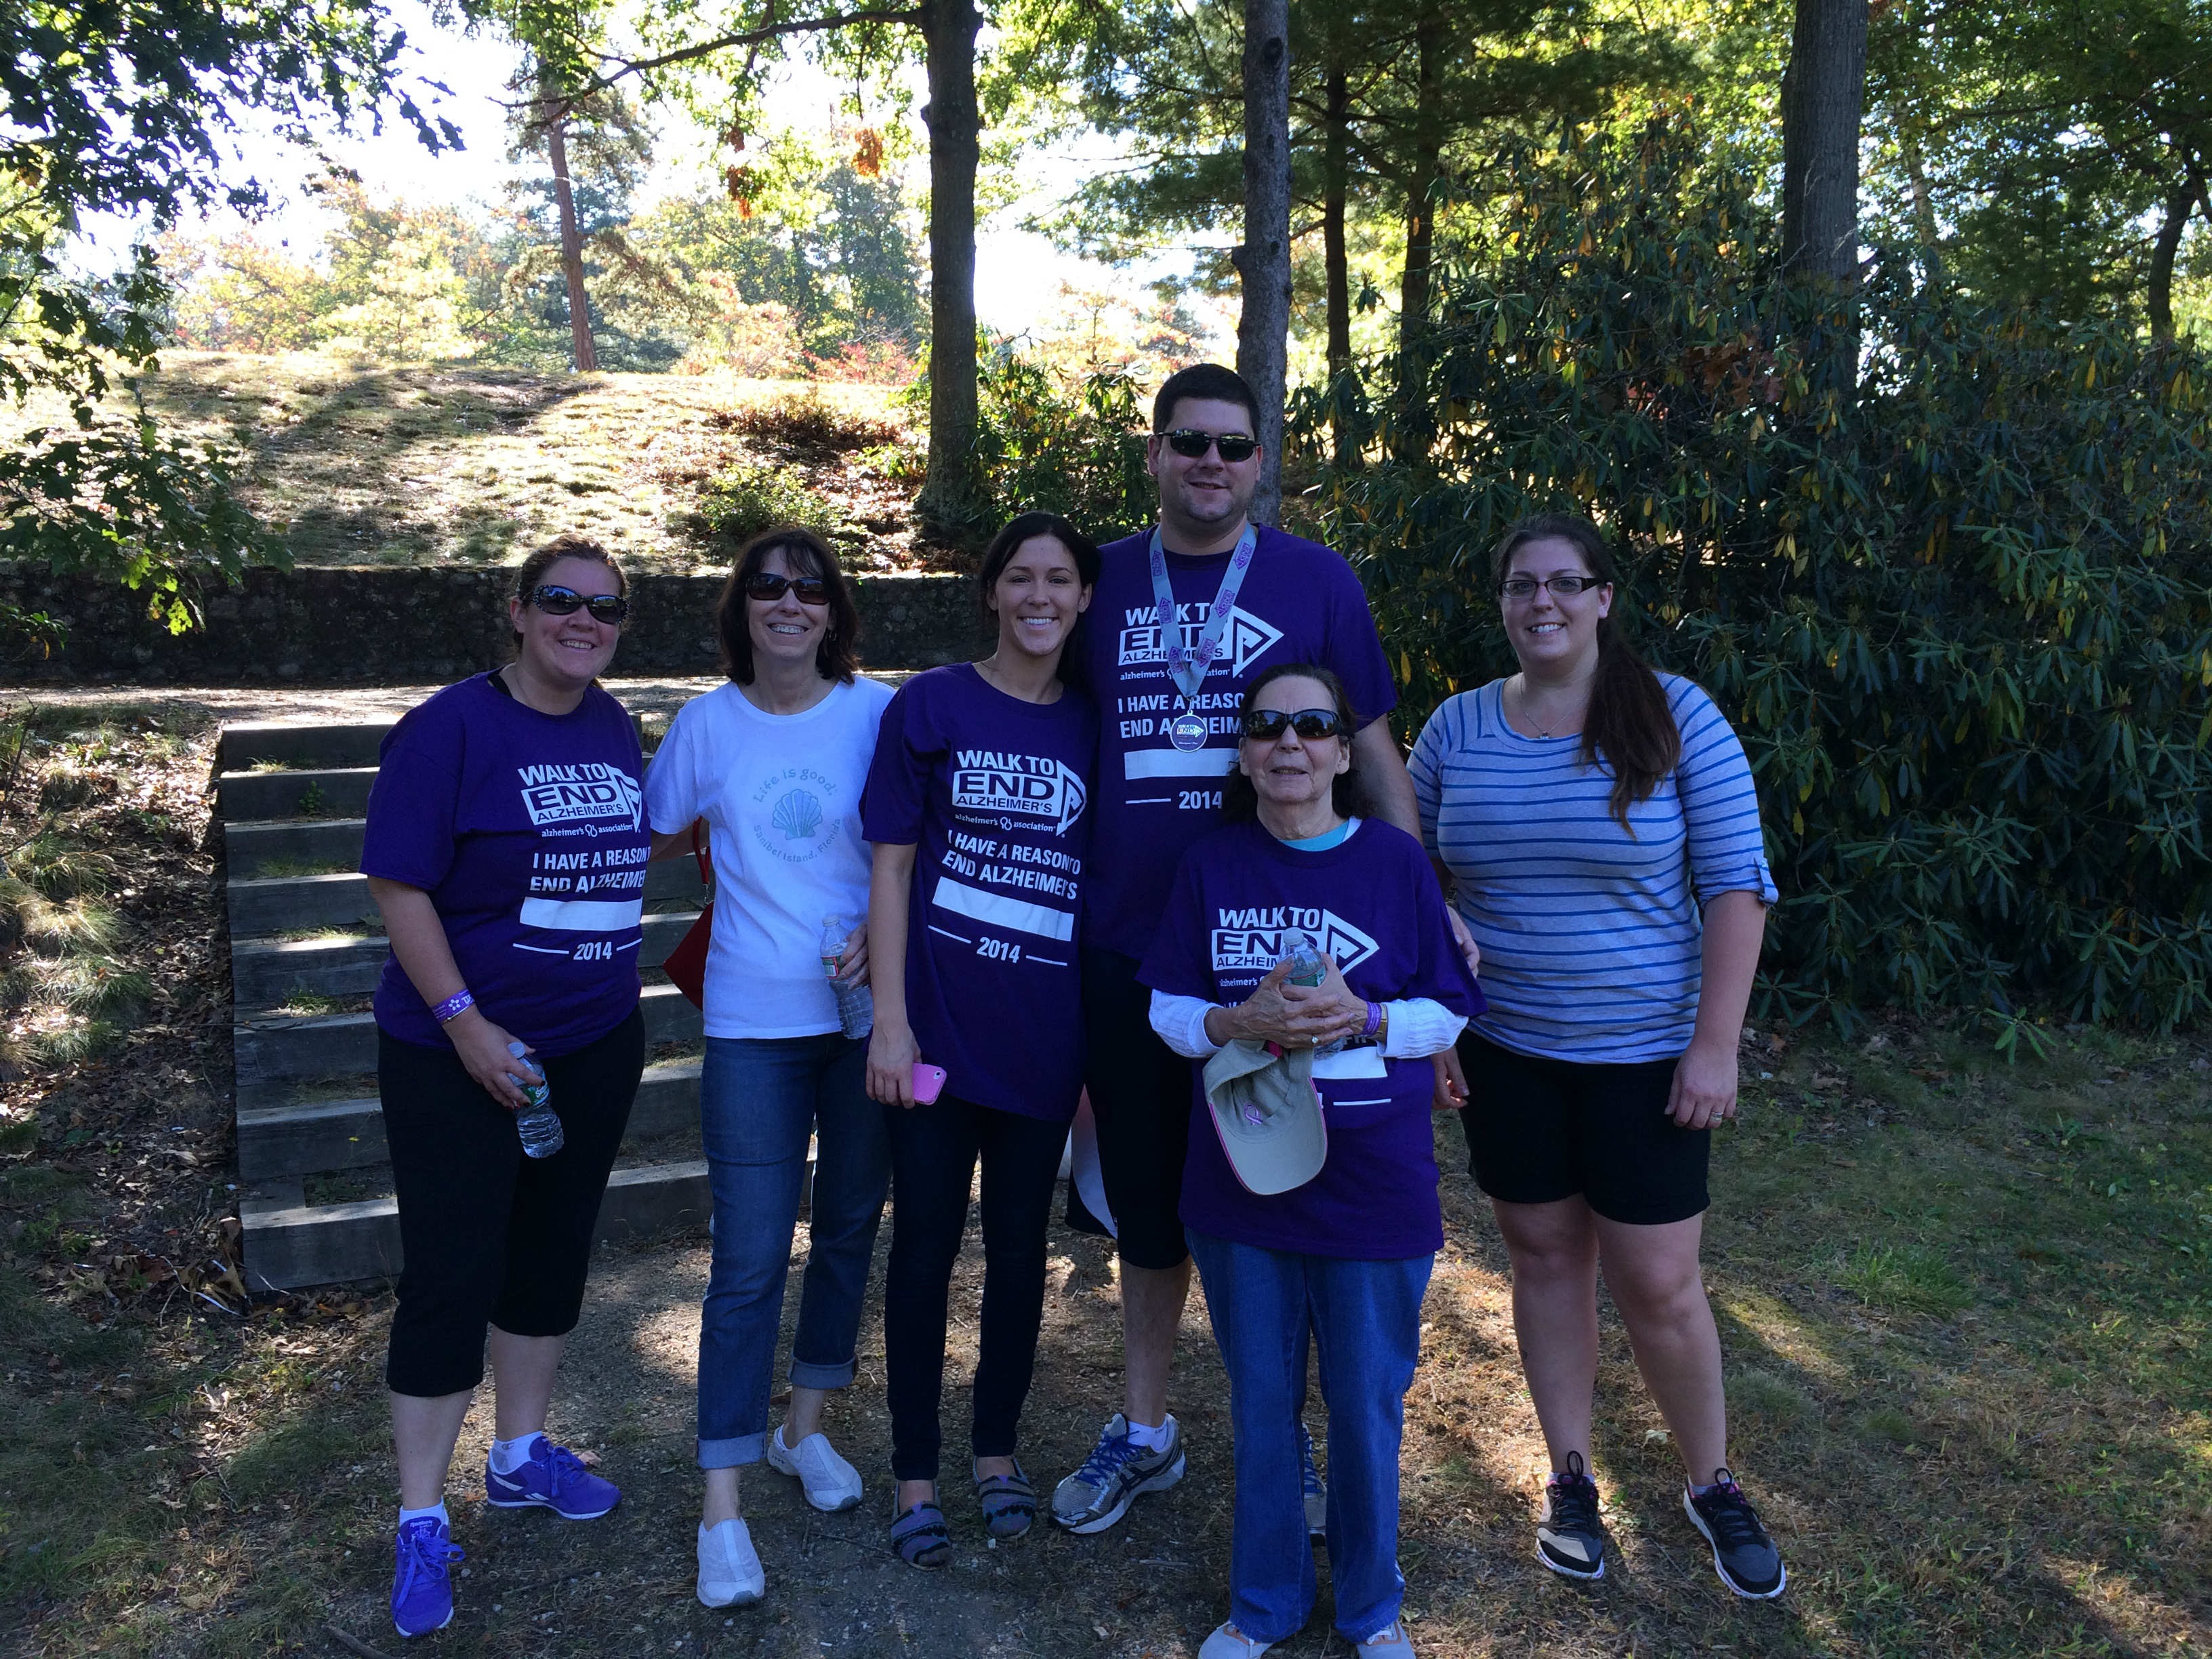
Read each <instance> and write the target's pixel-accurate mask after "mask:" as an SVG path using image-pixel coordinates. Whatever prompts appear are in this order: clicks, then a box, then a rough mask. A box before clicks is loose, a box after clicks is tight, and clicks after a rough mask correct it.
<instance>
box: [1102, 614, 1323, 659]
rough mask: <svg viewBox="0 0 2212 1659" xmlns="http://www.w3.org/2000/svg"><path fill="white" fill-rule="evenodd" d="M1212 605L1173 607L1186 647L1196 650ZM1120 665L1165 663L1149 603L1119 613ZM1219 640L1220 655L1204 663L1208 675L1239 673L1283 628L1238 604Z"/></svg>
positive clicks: (1165, 654) (1164, 647)
mask: <svg viewBox="0 0 2212 1659" xmlns="http://www.w3.org/2000/svg"><path fill="white" fill-rule="evenodd" d="M1211 614H1212V607H1211V606H1209V605H1205V604H1204V603H1202V602H1194V603H1192V604H1189V605H1177V606H1176V631H1177V632H1178V633H1180V634H1181V635H1182V643H1183V645H1184V646H1185V647H1187V648H1190V649H1195V648H1196V647H1197V645H1198V636H1199V635H1200V634H1201V633H1202V632H1204V631H1205V628H1206V617H1208V616H1209V615H1211ZM1121 624H1122V626H1121V666H1122V667H1124V668H1132V667H1139V666H1142V665H1145V664H1147V663H1158V664H1159V665H1162V666H1163V667H1164V666H1165V665H1166V664H1167V659H1168V652H1167V643H1166V641H1164V640H1163V639H1162V638H1161V636H1160V617H1159V612H1158V610H1156V609H1155V608H1153V607H1152V606H1150V605H1143V606H1139V605H1131V606H1130V607H1129V608H1128V609H1127V610H1126V611H1123V612H1122V615H1121ZM1282 637H1283V630H1282V629H1279V628H1277V627H1276V626H1275V625H1274V624H1273V623H1269V622H1267V621H1266V620H1265V619H1263V618H1261V617H1255V616H1254V615H1253V614H1252V613H1251V612H1250V611H1247V610H1245V609H1244V607H1243V605H1239V606H1237V609H1236V610H1234V611H1231V612H1230V613H1229V626H1228V628H1227V629H1225V638H1224V639H1223V640H1222V641H1221V654H1220V655H1219V656H1218V657H1216V658H1215V659H1213V660H1212V662H1211V663H1209V664H1207V665H1206V672H1208V673H1209V674H1210V673H1212V672H1213V671H1215V670H1217V669H1220V670H1225V671H1227V672H1229V673H1231V674H1242V673H1244V672H1246V671H1249V669H1250V668H1251V666H1252V665H1253V664H1254V663H1255V661H1257V660H1258V659H1260V657H1261V655H1262V654H1263V653H1265V652H1266V651H1267V648H1268V647H1270V646H1272V645H1273V644H1274V643H1275V642H1276V641H1279V640H1280V639H1281V638H1282Z"/></svg>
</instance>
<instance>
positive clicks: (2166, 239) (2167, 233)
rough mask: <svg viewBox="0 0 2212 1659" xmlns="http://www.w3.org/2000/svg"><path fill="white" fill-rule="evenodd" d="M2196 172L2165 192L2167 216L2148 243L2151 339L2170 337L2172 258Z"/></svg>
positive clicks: (2193, 199) (2193, 195)
mask: <svg viewBox="0 0 2212 1659" xmlns="http://www.w3.org/2000/svg"><path fill="white" fill-rule="evenodd" d="M2196 205H2197V179H2196V176H2195V174H2194V173H2191V176H2190V177H2188V178H2186V179H2182V180H2180V181H2179V183H2177V184H2175V185H2173V187H2172V189H2170V190H2169V191H2166V219H2165V222H2163V223H2161V224H2160V226H2159V228H2158V238H2157V240H2155V241H2154V242H2153V243H2152V244H2151V247H2150V333H2151V338H2153V339H2154V340H2171V339H2172V337H2173V260H2174V256H2175V255H2176V254H2178V253H2179V252H2181V237H2182V233H2183V232H2185V230H2187V229H2188V228H2189V214H2190V210H2191V209H2192V208H2194V207H2195V206H2196Z"/></svg>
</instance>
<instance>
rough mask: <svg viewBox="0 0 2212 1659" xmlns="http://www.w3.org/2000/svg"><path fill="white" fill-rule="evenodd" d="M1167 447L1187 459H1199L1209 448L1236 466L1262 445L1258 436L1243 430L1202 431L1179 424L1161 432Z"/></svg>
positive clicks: (1248, 458) (1250, 456) (1246, 459)
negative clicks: (1245, 433)
mask: <svg viewBox="0 0 2212 1659" xmlns="http://www.w3.org/2000/svg"><path fill="white" fill-rule="evenodd" d="M1160 436H1161V438H1162V439H1163V440H1164V441H1166V444H1167V447H1169V448H1170V449H1172V450H1173V451H1175V453H1176V454H1178V455H1181V456H1182V457H1183V458H1184V459H1186V460H1193V461H1194V460H1197V459H1199V458H1200V456H1202V455H1204V454H1205V453H1206V451H1207V450H1209V449H1218V450H1219V451H1220V452H1221V459H1223V460H1224V461H1225V462H1227V463H1228V464H1229V465H1231V466H1234V465H1236V464H1237V462H1239V461H1249V460H1250V459H1252V452H1253V451H1254V450H1255V449H1257V448H1258V447H1260V441H1259V440H1258V439H1257V438H1248V437H1246V436H1245V435H1243V433H1241V432H1220V433H1215V432H1200V430H1198V428H1195V427H1188V426H1179V427H1177V428H1176V429H1175V430H1174V431H1172V432H1163V433H1161V434H1160Z"/></svg>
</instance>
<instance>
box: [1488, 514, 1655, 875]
mask: <svg viewBox="0 0 2212 1659" xmlns="http://www.w3.org/2000/svg"><path fill="white" fill-rule="evenodd" d="M1536 541H1563V542H1565V543H1567V544H1570V545H1571V546H1572V547H1573V548H1574V550H1576V551H1577V553H1580V554H1581V555H1582V557H1583V564H1584V565H1586V566H1587V567H1589V573H1590V574H1591V575H1592V576H1594V577H1595V578H1596V579H1597V580H1598V581H1600V582H1601V583H1604V584H1606V585H1607V586H1610V587H1612V589H1613V615H1611V616H1606V617H1600V618H1599V619H1598V624H1597V676H1596V678H1595V681H1594V683H1593V684H1591V686H1590V700H1589V714H1586V715H1585V716H1584V717H1583V746H1582V763H1583V765H1584V766H1595V765H1596V764H1597V761H1598V756H1599V754H1600V753H1601V752H1602V753H1603V754H1604V757H1605V763H1606V764H1607V766H1609V767H1610V768H1612V769H1613V795H1612V798H1611V799H1609V800H1608V801H1607V806H1608V807H1609V808H1610V810H1611V811H1612V813H1613V817H1615V818H1616V819H1618V820H1619V821H1620V827H1621V828H1622V829H1627V830H1628V831H1629V833H1630V834H1631V835H1633V834H1635V833H1636V832H1635V831H1634V830H1633V829H1630V827H1629V823H1628V811H1629V808H1631V807H1632V806H1635V805H1638V804H1639V803H1641V802H1644V801H1646V800H1649V799H1650V798H1651V792H1652V791H1653V790H1655V789H1656V788H1657V787H1659V781H1660V779H1662V778H1663V777H1665V776H1666V775H1668V773H1669V772H1671V771H1673V770H1674V767H1675V765H1676V763H1679V762H1680V760H1681V758H1682V732H1681V729H1680V727H1679V726H1676V725H1675V724H1674V710H1673V709H1672V708H1668V704H1667V692H1666V689H1665V688H1664V687H1663V686H1662V685H1661V684H1659V677H1658V676H1657V675H1656V674H1655V673H1653V672H1652V671H1651V665H1650V664H1649V663H1647V662H1645V661H1644V659H1643V658H1642V657H1640V656H1638V654H1637V652H1636V647H1634V646H1632V645H1631V644H1629V642H1628V641H1627V640H1626V638H1624V637H1623V636H1622V634H1621V631H1620V625H1619V623H1617V622H1616V620H1615V617H1618V616H1619V614H1620V608H1621V606H1622V605H1623V604H1624V603H1625V602H1626V599H1625V596H1624V594H1623V592H1622V591H1621V586H1620V567H1619V566H1617V565H1616V564H1614V562H1613V554H1612V551H1611V550H1609V549H1608V548H1607V546H1606V544H1605V538H1604V537H1603V536H1602V535H1601V534H1600V533H1599V532H1598V527H1597V526H1595V525H1594V524H1592V523H1591V522H1590V521H1589V520H1588V519H1585V518H1583V517H1582V516H1581V515H1580V514H1578V513H1538V514H1537V515H1536V516H1535V517H1534V518H1531V519H1523V520H1522V521H1521V522H1520V523H1519V524H1516V525H1515V526H1513V528H1512V529H1510V530H1509V531H1507V532H1505V538H1504V540H1503V541H1501V542H1499V543H1498V551H1497V552H1496V553H1495V554H1493V555H1492V559H1491V571H1492V584H1493V585H1495V584H1496V583H1498V582H1502V581H1503V580H1504V579H1505V573H1506V571H1507V570H1508V569H1509V568H1510V566H1511V564H1512V562H1513V555H1514V552H1515V550H1516V549H1518V548H1520V547H1522V545H1523V544H1527V543H1528V542H1536Z"/></svg>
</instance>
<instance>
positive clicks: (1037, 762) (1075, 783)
mask: <svg viewBox="0 0 2212 1659" xmlns="http://www.w3.org/2000/svg"><path fill="white" fill-rule="evenodd" d="M953 760H954V763H955V764H954V766H953V769H952V810H953V811H956V812H960V813H972V814H976V815H979V816H981V817H993V818H1005V817H1024V818H1041V819H1044V820H1047V821H1048V822H1049V823H1050V824H1051V826H1052V832H1053V834H1054V835H1055V836H1059V835H1065V834H1066V833H1067V829H1068V826H1069V825H1071V824H1073V823H1074V822H1075V821H1076V819H1078V818H1079V817H1082V816H1083V808H1084V805H1085V802H1086V801H1087V800H1088V799H1089V797H1088V795H1087V794H1086V793H1085V790H1084V787H1083V780H1082V779H1081V778H1079V777H1078V776H1077V775H1076V774H1075V773H1074V771H1073V769H1070V768H1068V767H1066V766H1064V765H1062V764H1061V763H1060V762H1059V761H1056V760H1053V759H1051V758H1049V757H1047V756H1043V755H1012V754H1006V753H1004V752H1002V751H1000V750H995V749H962V750H957V751H956V752H955V753H954V756H953Z"/></svg>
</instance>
